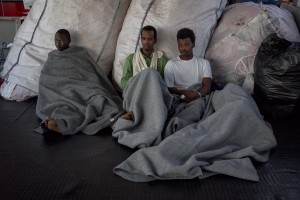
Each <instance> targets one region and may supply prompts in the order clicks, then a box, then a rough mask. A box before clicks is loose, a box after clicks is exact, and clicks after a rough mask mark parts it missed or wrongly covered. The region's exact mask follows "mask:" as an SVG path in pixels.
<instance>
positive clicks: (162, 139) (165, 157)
mask: <svg viewBox="0 0 300 200" xmlns="http://www.w3.org/2000/svg"><path fill="white" fill-rule="evenodd" d="M143 76H144V75H143ZM150 77H152V76H151V75H150ZM137 80H138V79H137ZM145 81H146V82H145V83H144V84H138V83H135V84H134V85H131V86H130V88H132V87H133V88H134V87H135V86H137V87H141V88H145V87H147V86H148V87H149V88H152V90H157V91H156V92H157V93H158V94H160V97H159V98H158V97H157V96H152V95H150V96H147V98H146V99H145V98H144V95H146V94H144V93H143V92H147V91H145V90H142V89H141V90H137V92H138V93H132V97H131V99H135V98H136V99H135V100H134V101H137V102H140V104H141V107H143V109H145V110H144V111H147V112H146V113H144V112H143V111H141V110H139V109H137V108H136V107H134V105H131V104H130V103H129V105H128V107H129V108H130V109H131V110H132V111H133V112H134V114H135V121H134V122H131V121H126V120H124V121H123V120H122V121H120V124H116V125H117V126H116V128H117V129H115V131H114V133H113V134H114V136H115V137H119V138H118V141H119V142H120V143H121V144H124V145H126V146H130V147H139V148H141V149H139V150H137V151H136V152H135V153H133V154H132V155H131V156H130V157H129V158H128V159H126V160H125V161H124V162H122V163H121V164H120V165H118V166H117V167H115V168H114V170H113V171H114V173H115V174H117V175H119V176H121V177H123V178H124V179H127V180H130V181H134V182H147V181H153V180H157V179H159V180H169V179H192V178H195V177H198V178H200V179H202V178H206V177H208V176H211V175H214V174H225V175H229V176H234V177H237V178H242V179H246V180H252V181H258V180H259V178H258V175H257V172H256V169H255V167H254V166H253V164H252V162H251V160H256V161H259V162H267V161H268V158H269V153H270V150H271V148H273V147H275V146H276V144H277V143H276V140H275V137H274V135H273V131H272V128H271V127H270V126H269V124H268V123H266V122H265V121H264V120H263V118H262V116H261V114H260V112H259V110H258V108H257V106H256V103H255V101H254V100H253V99H252V97H250V96H249V95H248V94H246V93H245V92H244V91H243V90H242V88H240V87H239V86H237V85H234V84H228V85H227V86H226V87H225V88H224V89H223V90H220V91H214V92H212V93H211V94H210V95H207V96H206V97H205V98H202V99H199V100H196V102H194V103H193V104H186V105H184V106H183V105H182V103H176V101H177V99H176V98H174V97H173V98H172V96H171V95H170V94H168V92H167V91H165V86H164V85H163V84H162V83H160V84H161V86H163V87H162V88H159V87H158V86H156V87H153V86H152V84H154V82H156V81H153V79H151V78H149V79H147V80H145ZM139 83H140V82H139ZM155 84H156V83H155ZM128 87H129V86H128ZM130 88H128V89H130ZM154 88H155V89H154ZM154 93H155V92H154ZM151 94H153V91H151ZM158 94H156V95H158ZM125 95H126V92H125ZM164 96H167V100H164V103H165V104H164V106H165V107H162V108H161V107H160V108H155V107H154V106H155V104H156V103H154V105H153V104H151V103H153V102H158V103H162V101H163V100H162V99H161V98H163V97H164ZM171 99H172V100H171ZM144 100H146V102H145V104H144V103H143V102H144ZM170 101H172V102H170ZM197 101H198V103H197ZM125 105H126V103H125ZM147 105H148V106H147ZM160 106H162V105H160ZM178 106H179V107H182V109H179V111H178V109H177V108H176V107H178ZM172 107H175V108H172ZM189 108H192V109H190V110H189V112H185V109H187V110H188V109H189ZM172 110H173V113H172V112H171V111H172ZM174 110H175V112H174ZM151 111H153V112H151ZM167 111H169V112H171V113H172V115H171V116H170V114H169V115H168V113H167ZM157 112H158V113H159V115H157V116H158V118H157V120H155V121H154V122H153V123H152V122H150V124H151V125H146V122H145V123H143V122H142V121H143V119H145V118H144V117H146V118H147V117H148V118H151V119H156V117H154V116H153V115H156V114H157ZM147 115H150V116H147ZM140 117H141V118H140ZM148 118H147V119H148ZM167 118H171V120H167ZM118 121H119V120H118ZM125 121H126V122H125ZM163 121H165V122H166V125H162V124H163ZM135 125H137V126H138V127H136V126H135ZM166 132H167V134H166ZM131 134H132V135H131ZM131 140H133V141H131ZM140 144H146V145H140ZM142 147H148V148H142Z"/></svg>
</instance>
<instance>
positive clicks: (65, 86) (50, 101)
mask: <svg viewBox="0 0 300 200" xmlns="http://www.w3.org/2000/svg"><path fill="white" fill-rule="evenodd" d="M121 112H122V99H121V98H120V97H119V96H118V94H117V92H116V91H115V89H114V88H113V86H112V84H111V82H110V81H109V79H108V78H107V77H106V75H105V74H104V73H103V71H102V70H101V69H100V67H99V66H98V65H97V64H96V63H95V62H94V60H93V59H92V58H91V57H90V55H89V54H88V52H87V51H86V50H85V49H83V48H81V47H70V48H69V49H67V50H65V51H57V50H54V51H52V52H50V53H49V55H48V59H47V61H46V63H45V65H44V68H43V69H42V71H41V76H40V80H39V95H38V100H37V107H36V114H37V116H38V117H39V118H41V119H42V120H44V119H45V117H46V116H49V117H52V118H54V120H55V121H56V123H57V124H58V127H59V129H60V132H61V133H62V134H64V135H72V134H75V133H77V132H79V131H82V132H83V133H85V134H88V135H92V134H95V133H97V132H98V131H99V130H101V129H103V128H105V127H107V126H109V125H110V119H111V118H112V117H114V116H116V115H120V113H121Z"/></svg>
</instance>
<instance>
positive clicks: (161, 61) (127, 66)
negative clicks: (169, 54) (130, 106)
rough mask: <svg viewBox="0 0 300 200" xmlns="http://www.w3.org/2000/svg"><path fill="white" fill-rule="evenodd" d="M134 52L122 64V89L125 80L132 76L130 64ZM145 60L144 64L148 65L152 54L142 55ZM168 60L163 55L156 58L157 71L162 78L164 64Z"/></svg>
mask: <svg viewBox="0 0 300 200" xmlns="http://www.w3.org/2000/svg"><path fill="white" fill-rule="evenodd" d="M133 56H134V53H133V54H130V55H129V56H128V57H127V58H126V60H125V62H124V65H123V76H122V79H121V87H122V89H124V88H125V86H126V84H127V81H128V80H129V79H130V78H131V77H132V76H133V65H132V59H133ZM143 56H144V58H145V61H146V64H147V66H148V67H150V64H151V59H152V54H151V55H150V56H145V55H143ZM167 62H168V59H167V58H166V57H165V55H163V56H162V57H161V58H158V59H157V71H158V72H159V73H160V75H161V77H162V78H164V69H165V65H166V63H167Z"/></svg>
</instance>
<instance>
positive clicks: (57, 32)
mask: <svg viewBox="0 0 300 200" xmlns="http://www.w3.org/2000/svg"><path fill="white" fill-rule="evenodd" d="M56 34H60V35H64V36H66V37H67V38H68V39H69V40H71V35H70V32H69V31H68V30H67V29H59V30H58V31H56Z"/></svg>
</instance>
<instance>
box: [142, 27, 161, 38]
mask: <svg viewBox="0 0 300 200" xmlns="http://www.w3.org/2000/svg"><path fill="white" fill-rule="evenodd" d="M143 31H153V33H154V39H155V40H157V31H156V28H154V27H153V26H150V25H148V26H144V27H143V28H142V31H141V36H142V33H143Z"/></svg>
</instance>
